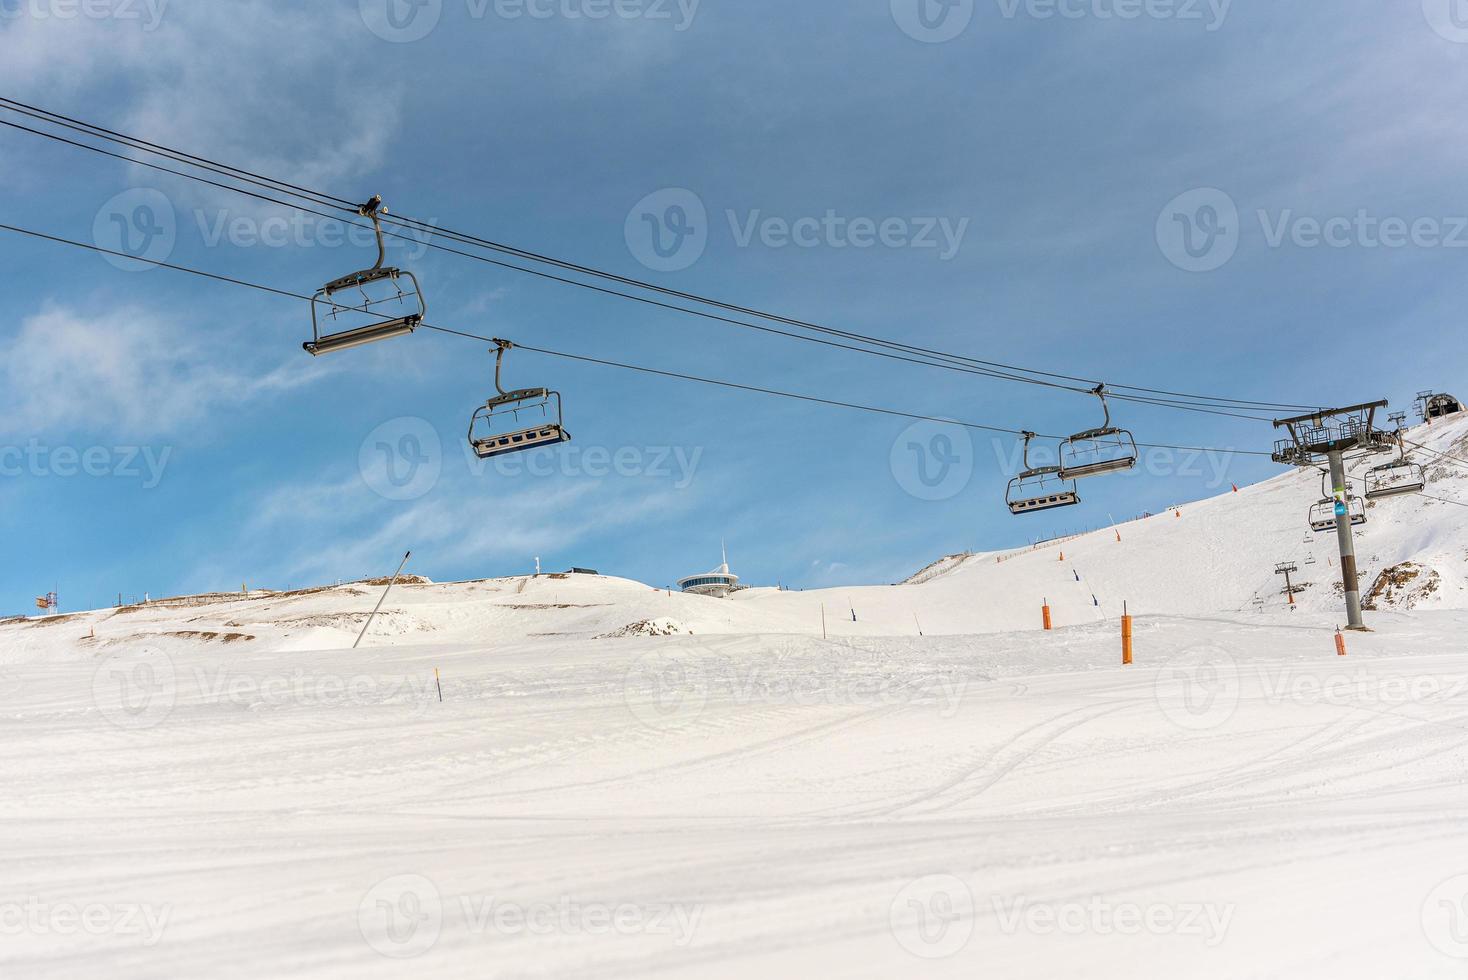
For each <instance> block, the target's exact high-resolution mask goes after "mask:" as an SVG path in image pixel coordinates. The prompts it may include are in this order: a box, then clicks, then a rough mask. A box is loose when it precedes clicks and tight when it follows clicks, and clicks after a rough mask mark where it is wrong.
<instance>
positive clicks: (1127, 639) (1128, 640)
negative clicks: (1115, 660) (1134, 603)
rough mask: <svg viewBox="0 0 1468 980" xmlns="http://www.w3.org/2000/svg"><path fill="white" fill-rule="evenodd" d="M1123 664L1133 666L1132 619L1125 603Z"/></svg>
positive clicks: (1122, 615) (1122, 626) (1122, 614)
mask: <svg viewBox="0 0 1468 980" xmlns="http://www.w3.org/2000/svg"><path fill="white" fill-rule="evenodd" d="M1121 663H1122V666H1124V667H1130V666H1131V665H1132V617H1131V614H1130V613H1128V612H1127V604H1126V603H1125V602H1123V603H1122V604H1121Z"/></svg>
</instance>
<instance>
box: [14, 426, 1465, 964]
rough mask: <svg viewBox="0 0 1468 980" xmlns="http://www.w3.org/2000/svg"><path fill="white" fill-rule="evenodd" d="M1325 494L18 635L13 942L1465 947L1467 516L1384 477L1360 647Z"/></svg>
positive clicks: (684, 960) (1056, 955)
mask: <svg viewBox="0 0 1468 980" xmlns="http://www.w3.org/2000/svg"><path fill="white" fill-rule="evenodd" d="M1465 437H1468V420H1454V421H1450V422H1447V423H1439V424H1436V425H1434V426H1432V427H1431V428H1430V429H1418V430H1414V432H1413V433H1412V434H1411V438H1413V439H1417V440H1419V441H1424V442H1428V443H1429V444H1431V445H1433V446H1436V447H1439V448H1441V449H1444V450H1448V451H1453V452H1455V453H1457V454H1459V455H1465V458H1468V454H1465V451H1464V448H1465V447H1464V445H1463V442H1464V439H1465ZM1430 471H1431V472H1432V474H1433V475H1434V477H1435V480H1434V483H1433V486H1432V487H1431V488H1430V489H1429V492H1430V493H1432V494H1434V495H1435V496H1438V497H1443V498H1447V499H1450V500H1459V501H1464V502H1468V484H1465V483H1464V482H1463V481H1462V479H1461V477H1462V476H1464V475H1468V470H1464V469H1462V468H1443V467H1430ZM1318 495H1319V483H1318V480H1317V479H1316V478H1314V477H1312V476H1310V475H1308V474H1286V475H1283V476H1281V477H1279V478H1278V479H1276V480H1273V481H1270V482H1268V483H1265V484H1262V485H1260V486H1256V487H1247V488H1243V490H1242V492H1240V493H1238V494H1234V493H1232V492H1229V493H1226V494H1224V495H1223V496H1220V497H1218V498H1216V499H1213V500H1209V501H1205V502H1202V503H1197V504H1192V505H1187V506H1184V507H1183V508H1181V510H1180V511H1177V512H1172V511H1169V512H1167V513H1165V514H1161V515H1158V516H1156V517H1153V518H1151V519H1149V520H1146V521H1142V522H1136V523H1132V524H1127V525H1123V526H1122V527H1121V528H1120V529H1119V533H1120V540H1119V541H1118V540H1117V536H1116V534H1115V533H1113V532H1112V531H1103V532H1099V533H1097V534H1094V535H1090V536H1088V537H1085V538H1081V539H1077V540H1073V541H1069V542H1064V543H1061V544H1056V545H1053V546H1049V547H1044V548H1040V549H1035V550H1029V551H1024V552H1017V553H1009V554H989V555H975V556H972V557H969V558H967V559H965V560H962V561H954V562H950V563H948V564H947V566H945V568H946V570H944V571H943V572H942V574H939V575H937V576H936V577H933V578H931V579H929V580H928V581H925V582H924V583H923V584H917V585H901V586H883V587H871V588H855V589H841V590H834V591H829V592H819V593H818V592H806V593H780V592H774V591H770V590H753V591H750V592H747V593H742V594H740V595H739V596H738V597H736V598H735V599H732V600H729V601H719V600H713V599H704V598H698V597H691V596H680V595H669V594H667V593H666V592H663V591H659V590H656V589H653V588H651V587H649V586H646V585H641V584H638V583H634V582H629V581H625V580H618V579H611V578H595V577H587V576H572V577H541V578H534V579H530V578H516V579H502V580H491V581H482V582H472V583H460V584H453V585H433V584H428V583H415V584H409V585H404V586H400V587H399V588H398V589H396V590H394V592H393V593H392V595H391V597H390V598H389V599H388V601H387V603H386V605H385V607H384V614H383V615H382V616H381V617H379V619H378V621H377V622H376V624H375V625H374V626H373V629H372V631H371V632H370V634H369V636H368V639H367V641H366V642H365V643H364V645H363V648H362V649H360V650H357V651H352V650H351V649H350V646H351V642H352V640H353V639H354V638H355V636H356V633H357V630H358V629H360V627H361V625H362V623H363V622H364V619H365V615H366V613H367V611H369V610H370V609H371V608H372V606H373V604H374V603H375V602H376V600H377V598H378V596H379V595H380V593H381V590H380V588H376V587H365V586H355V585H353V586H342V587H338V588H332V589H324V590H318V591H311V592H304V593H295V594H269V593H259V594H251V595H249V596H212V597H199V598H197V599H194V600H189V601H186V602H183V601H181V602H176V603H161V604H153V605H149V606H147V607H144V608H138V609H123V610H110V609H109V610H102V611H98V612H94V613H85V614H80V615H74V616H64V617H58V618H52V619H46V620H30V621H25V622H11V623H6V624H0V785H3V787H4V792H3V793H0V821H3V823H0V831H3V833H0V866H3V868H4V874H3V876H0V976H4V977H67V978H71V977H179V976H191V977H206V976H207V977H252V978H253V977H351V978H363V977H369V978H370V977H400V976H435V977H439V976H443V977H475V978H482V977H557V978H562V977H593V976H596V977H600V976H614V977H630V976H670V977H716V978H719V977H728V978H741V980H745V978H749V977H787V976H789V977H813V976H820V977H881V978H891V977H905V976H928V975H932V976H953V977H963V978H975V977H1002V978H1006V980H1008V978H1026V977H1037V978H1039V977H1044V978H1053V977H1082V976H1084V977H1126V978H1129V980H1130V978H1139V977H1188V978H1197V977H1228V978H1239V977H1259V978H1264V977H1282V978H1283V977H1288V978H1292V980H1293V978H1300V977H1328V978H1332V980H1338V978H1342V977H1371V978H1374V980H1375V978H1381V977H1411V978H1426V977H1462V976H1464V975H1465V973H1468V650H1465V645H1464V642H1463V637H1464V635H1465V630H1468V591H1465V584H1468V575H1465V573H1468V533H1465V531H1464V530H1463V528H1464V522H1463V519H1462V511H1461V508H1460V507H1458V506H1455V505H1453V504H1449V503H1444V502H1439V501H1434V500H1429V499H1426V498H1423V497H1407V498H1399V499H1396V500H1390V501H1385V502H1382V503H1380V504H1379V505H1376V506H1373V507H1372V508H1371V509H1370V515H1371V522H1370V524H1369V525H1368V526H1367V527H1366V528H1364V529H1362V533H1361V535H1360V539H1359V544H1358V547H1359V550H1360V553H1361V558H1362V563H1363V565H1364V566H1365V567H1366V569H1367V572H1366V584H1367V585H1368V586H1370V585H1371V584H1372V583H1373V582H1374V581H1375V580H1376V578H1377V577H1378V576H1379V575H1380V574H1381V573H1382V572H1384V571H1388V570H1390V571H1389V574H1388V576H1387V579H1389V580H1390V581H1391V583H1392V586H1391V589H1390V590H1389V591H1384V592H1383V594H1382V595H1381V596H1380V597H1379V600H1378V604H1379V605H1380V606H1381V608H1380V609H1379V610H1378V611H1375V612H1373V613H1370V614H1369V622H1370V624H1371V626H1372V627H1373V628H1374V630H1375V632H1373V633H1370V634H1364V635H1351V636H1350V637H1349V639H1348V643H1349V656H1347V657H1345V658H1340V657H1338V656H1337V655H1336V648H1335V632H1334V630H1335V626H1336V625H1337V623H1338V622H1339V621H1340V619H1341V609H1340V606H1341V603H1340V598H1339V594H1338V591H1337V590H1336V589H1335V588H1334V584H1335V582H1336V580H1337V578H1338V571H1339V570H1338V569H1337V568H1336V567H1335V563H1334V562H1333V558H1332V556H1333V555H1334V540H1333V536H1332V535H1330V534H1326V535H1307V534H1305V514H1306V511H1307V510H1308V508H1309V505H1310V504H1311V503H1312V502H1313V501H1314V500H1315V498H1316V497H1318ZM1179 515H1180V516H1179ZM1309 538H1313V541H1310V540H1307V539H1309ZM1062 553H1063V558H1062ZM1310 558H1314V563H1313V564H1307V560H1308V559H1310ZM1286 560H1295V561H1297V562H1299V563H1300V565H1301V574H1300V575H1299V576H1298V577H1297V578H1296V582H1297V584H1304V585H1307V586H1308V587H1307V588H1306V589H1305V590H1304V592H1303V593H1302V594H1301V595H1300V596H1299V605H1298V607H1297V609H1296V610H1295V611H1293V612H1291V611H1289V608H1288V606H1287V603H1286V600H1285V597H1284V595H1283V594H1282V589H1283V580H1282V579H1281V578H1280V577H1278V576H1276V575H1275V574H1274V566H1275V564H1276V563H1278V562H1281V561H1286ZM1045 599H1048V600H1049V603H1050V605H1051V607H1052V612H1053V616H1054V620H1055V624H1056V627H1057V629H1056V630H1055V631H1053V632H1049V633H1046V632H1044V631H1042V630H1040V629H1039V626H1040V616H1041V613H1040V606H1041V603H1042V601H1043V600H1045ZM1123 601H1126V602H1128V603H1129V604H1130V608H1131V611H1132V612H1133V613H1134V614H1135V615H1136V616H1137V622H1136V653H1137V663H1136V664H1135V665H1134V666H1132V667H1123V666H1122V665H1121V640H1120V624H1119V620H1118V617H1119V615H1120V613H1121V604H1122V602H1123ZM853 611H854V614H855V620H854V621H853ZM823 612H824V630H825V635H824V636H823V634H822V630H823ZM919 630H921V634H922V635H919ZM435 670H437V672H438V675H439V677H440V678H441V682H442V701H440V699H439V689H438V686H437V683H436V680H435Z"/></svg>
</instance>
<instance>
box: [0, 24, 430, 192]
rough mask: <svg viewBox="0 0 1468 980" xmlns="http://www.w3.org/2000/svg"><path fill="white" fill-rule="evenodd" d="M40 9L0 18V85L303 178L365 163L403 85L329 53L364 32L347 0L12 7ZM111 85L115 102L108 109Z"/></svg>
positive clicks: (335, 174)
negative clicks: (80, 9)
mask: <svg viewBox="0 0 1468 980" xmlns="http://www.w3.org/2000/svg"><path fill="white" fill-rule="evenodd" d="M47 6H48V5H47V4H44V3H41V4H33V3H28V4H27V5H25V6H23V7H22V8H21V10H22V13H21V14H20V15H17V16H11V17H9V18H6V19H5V20H3V21H0V43H3V45H4V50H5V57H4V58H0V89H3V90H4V91H5V92H6V94H7V95H10V96H11V97H12V98H17V99H20V100H22V101H27V102H30V103H32V104H36V105H40V106H42V107H45V108H48V109H52V110H54V111H57V112H62V113H65V114H68V115H75V116H84V117H91V118H92V120H93V121H97V122H100V123H102V124H103V125H107V126H110V127H111V128H114V129H119V130H121V131H123V132H128V133H131V134H133V135H137V136H141V137H143V138H144V139H150V140H154V141H156V142H160V143H163V144H166V145H169V146H176V147H179V148H181V149H186V150H189V151H190V152H194V153H198V154H201V155H203V156H206V157H209V158H211V159H215V160H222V161H227V162H229V163H231V164H233V165H235V166H240V167H244V168H247V169H251V170H255V171H257V172H263V173H267V174H273V175H279V176H284V177H287V178H288V179H290V180H291V181H292V182H293V183H298V184H302V185H304V186H308V187H311V186H322V185H326V186H327V187H328V188H330V187H332V186H334V185H336V184H339V183H341V182H342V181H343V179H344V178H346V177H348V176H349V175H355V174H358V173H360V172H362V171H364V170H370V169H374V168H375V167H376V166H377V165H378V164H379V163H380V162H381V159H382V157H383V154H384V151H385V150H386V148H387V145H388V140H389V138H390V136H391V134H392V133H394V132H395V131H396V129H397V124H398V119H399V113H400V108H401V96H402V92H403V89H404V83H403V82H402V81H401V80H399V78H398V77H397V76H395V75H394V74H393V73H392V72H390V71H378V72H369V73H362V74H353V73H350V72H348V71H344V70H343V66H342V59H340V58H338V57H336V56H335V55H334V52H337V51H342V52H346V51H353V52H355V51H360V50H361V48H362V46H363V45H364V44H365V43H366V42H365V38H364V35H365V32H364V29H363V26H362V24H361V22H360V20H359V19H358V18H357V16H356V12H355V6H356V5H355V4H352V5H351V8H352V9H350V10H349V9H347V8H345V7H342V6H339V5H332V4H322V3H311V4H299V5H298V4H290V5H285V4H267V3H243V2H228V3H225V2H207V3H200V2H192V3H182V2H168V0H136V2H134V3H129V4H120V5H115V6H116V8H117V9H119V10H124V9H125V10H135V11H137V12H138V13H139V16H138V17H137V18H135V19H134V18H122V19H119V18H117V17H101V18H98V17H87V16H74V17H70V18H65V19H62V18H59V17H56V16H36V15H34V14H33V13H26V12H24V11H29V10H30V9H31V8H32V7H39V8H41V9H42V10H43V11H44V9H45V8H46V7H47ZM107 9H112V8H111V7H108V8H107ZM119 95H121V96H123V97H124V100H125V102H124V105H125V108H112V106H113V105H115V101H114V100H115V99H116V98H117V97H118V96H119ZM84 106H85V107H88V109H87V111H83V109H82V108H81V107H84ZM7 117H8V116H7ZM8 118H10V117H8ZM16 121H24V120H16ZM27 124H28V125H29V123H27ZM262 133H267V134H270V138H269V139H263V140H262V139H261V134H262ZM149 179H156V178H151V177H150V178H149ZM188 193H190V194H192V193H195V191H194V190H193V189H192V188H190V189H189V191H188ZM197 193H199V194H201V195H215V196H216V197H217V193H218V192H216V191H213V190H210V189H208V188H202V187H201V188H200V189H199V190H198V191H197ZM363 196H364V197H365V196H366V195H365V194H364V195H363ZM245 201H246V199H244V198H241V199H240V200H239V201H238V202H234V203H236V204H238V205H240V206H241V209H244V208H245V207H246V205H245Z"/></svg>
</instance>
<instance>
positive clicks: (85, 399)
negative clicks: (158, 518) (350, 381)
mask: <svg viewBox="0 0 1468 980" xmlns="http://www.w3.org/2000/svg"><path fill="white" fill-rule="evenodd" d="M224 363H226V362H224V361H222V360H220V354H219V352H218V351H206V350H204V349H202V348H201V346H200V345H199V344H198V343H197V341H196V340H195V339H194V336H193V334H191V333H190V331H189V330H187V329H186V327H185V325H183V324H182V323H180V322H179V321H176V320H173V319H169V318H165V317H160V316H157V315H155V314H152V313H148V312H145V311H143V310H138V309H127V308H124V309H112V310H109V311H108V312H106V313H102V314H97V315H93V314H87V313H83V312H81V311H79V310H76V309H73V308H70V307H64V306H59V305H54V304H51V305H47V306H45V307H43V308H42V309H41V311H40V312H38V313H36V314H34V315H33V316H30V317H27V318H25V319H23V320H22V321H21V323H20V326H19V329H18V330H17V331H16V332H15V334H14V336H13V337H11V338H8V339H0V434H6V435H10V436H31V435H37V434H43V433H44V434H55V433H58V432H65V431H68V430H70V429H72V428H77V427H79V428H83V429H93V428H105V430H106V431H107V433H108V434H109V435H110V436H113V437H127V438H150V437H157V436H168V435H172V434H174V433H177V432H178V431H180V430H181V429H183V428H185V427H187V426H190V425H192V424H194V423H196V422H198V421H199V420H201V419H203V418H205V417H206V416H207V415H208V414H209V413H210V412H211V411H213V410H215V409H217V408H220V407H224V406H233V405H241V404H246V403H249V402H251V401H253V400H255V399H258V398H260V397H262V396H265V395H270V394H276V393H279V392H281V391H286V390H290V389H292V388H296V387H299V386H301V385H304V384H307V383H310V382H312V381H315V380H317V379H319V378H320V377H321V376H322V375H323V374H324V373H325V372H326V371H327V368H326V367H325V366H322V365H318V364H315V363H302V362H298V361H291V362H282V363H281V364H280V365H279V366H276V367H274V368H267V369H265V370H264V371H249V370H247V369H246V368H245V367H244V366H243V365H241V366H239V367H238V368H236V367H225V366H224ZM236 363H237V362H236Z"/></svg>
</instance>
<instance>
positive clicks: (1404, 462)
mask: <svg viewBox="0 0 1468 980" xmlns="http://www.w3.org/2000/svg"><path fill="white" fill-rule="evenodd" d="M1396 440H1397V448H1398V449H1399V450H1400V455H1399V456H1398V457H1397V458H1396V459H1394V460H1392V461H1391V462H1390V463H1383V464H1381V465H1380V466H1373V467H1371V469H1369V470H1367V471H1366V499H1367V500H1385V499H1387V498H1388V497H1401V496H1404V495H1406V494H1409V493H1421V492H1422V491H1423V490H1425V489H1427V470H1426V469H1425V468H1424V467H1422V466H1421V465H1419V464H1417V463H1414V462H1412V460H1411V459H1410V458H1409V457H1408V456H1407V446H1406V444H1405V443H1404V442H1402V435H1401V433H1400V432H1398V433H1397V436H1396Z"/></svg>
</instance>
